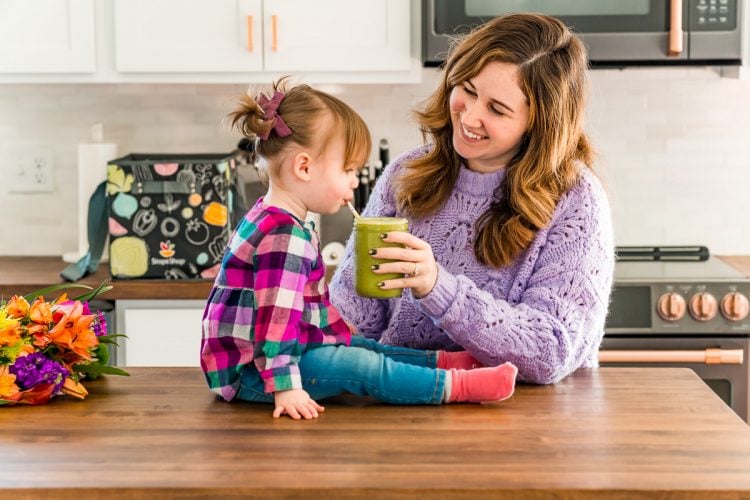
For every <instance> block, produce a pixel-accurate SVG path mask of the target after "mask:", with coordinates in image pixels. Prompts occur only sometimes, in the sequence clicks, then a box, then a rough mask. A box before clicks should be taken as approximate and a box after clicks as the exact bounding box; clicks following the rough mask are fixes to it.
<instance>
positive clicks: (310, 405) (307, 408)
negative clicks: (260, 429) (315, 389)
mask: <svg viewBox="0 0 750 500" xmlns="http://www.w3.org/2000/svg"><path fill="white" fill-rule="evenodd" d="M273 400H274V403H275V404H276V408H275V409H274V410H273V418H279V417H280V416H282V415H284V414H287V415H289V416H290V417H292V418H293V419H294V420H299V419H300V418H301V417H305V418H306V419H308V420H309V419H311V418H318V412H320V413H322V412H324V411H326V409H325V408H323V407H322V406H320V405H319V404H318V403H316V402H315V401H313V400H312V398H311V397H310V395H309V394H308V393H307V391H304V390H302V389H290V390H288V391H279V392H274V393H273Z"/></svg>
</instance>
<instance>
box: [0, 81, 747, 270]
mask: <svg viewBox="0 0 750 500" xmlns="http://www.w3.org/2000/svg"><path fill="white" fill-rule="evenodd" d="M424 80H425V81H424V83H423V84H421V85H345V86H338V87H328V89H329V90H332V91H335V92H337V93H338V95H339V96H340V97H342V98H343V99H344V100H346V101H347V102H349V103H350V104H351V105H352V106H353V107H354V108H355V109H357V110H358V111H359V112H360V113H361V114H362V115H363V117H364V118H365V120H366V121H367V122H368V124H369V125H370V128H371V131H372V134H373V139H374V141H375V143H376V144H377V141H378V140H379V139H380V138H383V137H385V138H387V139H388V140H389V142H390V145H391V152H392V156H394V155H395V154H397V153H398V152H401V151H403V150H405V149H406V148H408V147H410V146H412V145H415V144H417V143H419V141H420V136H419V133H418V131H417V129H416V127H415V126H414V124H413V122H412V121H411V119H410V117H409V110H410V109H411V108H412V107H413V106H415V105H417V104H418V103H419V102H421V101H422V100H423V99H424V98H425V97H426V96H427V95H428V94H429V93H430V92H431V90H432V88H433V86H434V84H435V81H436V72H435V71H433V70H429V71H427V72H426V74H425V79H424ZM591 83H592V96H591V102H590V107H589V118H588V126H587V128H588V130H589V132H590V134H591V136H592V139H593V141H594V143H595V145H596V147H597V149H598V151H599V164H598V165H599V169H600V171H601V173H602V176H603V178H604V179H605V182H606V184H607V186H608V189H609V191H610V193H611V197H612V205H613V211H614V218H615V229H616V235H617V243H618V244H620V245H639V244H669V245H673V244H674V245H676V244H705V245H708V246H709V248H710V249H711V251H712V252H713V253H716V254H750V222H749V220H750V140H748V139H749V138H750V81H742V80H736V79H731V78H720V77H719V75H718V74H717V72H716V71H715V70H713V69H706V68H658V69H628V70H624V71H619V70H595V71H593V72H592V73H591ZM244 90H245V88H244V86H242V85H140V84H129V85H0V175H2V176H3V177H5V176H7V175H8V174H7V172H8V171H9V170H10V168H11V164H10V160H9V154H10V153H9V151H11V150H13V149H15V148H17V147H18V146H19V145H20V146H23V145H25V146H30V147H31V146H47V147H51V148H52V150H53V155H54V156H53V161H54V177H55V180H54V183H55V190H54V192H52V193H36V194H16V193H9V192H8V189H7V183H0V228H2V230H1V231H0V255H61V254H62V253H63V252H67V251H71V250H75V248H76V246H77V245H76V242H77V239H76V216H75V209H74V207H75V206H76V199H77V198H76V192H75V191H76V188H75V186H76V182H77V181H76V175H77V174H76V157H77V143H78V142H82V141H83V142H85V141H87V140H88V137H89V129H90V126H91V125H92V124H93V123H95V122H102V123H104V128H105V140H107V141H113V142H116V143H117V144H118V147H119V151H120V153H121V154H126V153H131V152H166V153H169V152H172V153H189V152H222V151H229V150H231V149H233V147H234V145H235V144H236V141H237V136H236V135H232V134H230V133H229V132H228V131H227V129H226V127H224V126H222V123H221V120H222V117H223V116H224V115H225V114H226V113H227V112H228V111H229V110H230V109H231V106H232V100H231V99H232V97H233V96H235V95H237V94H238V93H241V92H243V91H244Z"/></svg>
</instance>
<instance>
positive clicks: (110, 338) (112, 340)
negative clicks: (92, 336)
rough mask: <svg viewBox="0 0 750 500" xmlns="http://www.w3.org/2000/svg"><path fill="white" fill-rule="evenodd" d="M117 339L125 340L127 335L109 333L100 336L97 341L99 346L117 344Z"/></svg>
mask: <svg viewBox="0 0 750 500" xmlns="http://www.w3.org/2000/svg"><path fill="white" fill-rule="evenodd" d="M117 337H125V338H127V337H128V336H127V335H123V334H122V333H110V334H107V335H102V336H101V337H97V338H98V339H99V343H100V344H114V345H118V344H117V340H116V339H117Z"/></svg>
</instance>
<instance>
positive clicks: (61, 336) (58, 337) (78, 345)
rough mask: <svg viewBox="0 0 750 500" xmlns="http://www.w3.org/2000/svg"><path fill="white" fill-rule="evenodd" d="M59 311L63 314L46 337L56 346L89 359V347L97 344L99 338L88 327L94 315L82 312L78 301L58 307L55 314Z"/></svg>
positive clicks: (81, 306)
mask: <svg viewBox="0 0 750 500" xmlns="http://www.w3.org/2000/svg"><path fill="white" fill-rule="evenodd" d="M61 311H62V313H63V316H62V317H61V318H60V319H59V320H58V322H57V324H56V325H55V326H54V327H53V328H52V330H50V331H49V333H47V337H48V338H49V340H50V341H51V342H52V343H53V344H55V345H56V346H58V347H62V348H65V349H67V350H69V351H72V352H74V353H76V354H77V355H78V356H79V357H81V358H83V359H87V360H90V359H91V354H90V353H89V349H91V348H92V347H95V346H97V345H98V344H99V339H97V338H96V334H95V333H94V332H93V331H92V330H91V328H90V325H91V322H92V321H93V320H94V317H95V316H94V315H92V314H82V313H83V305H82V304H81V303H80V302H75V303H73V305H72V307H66V308H63V309H58V310H56V311H55V314H56V315H57V314H58V313H60V312H61Z"/></svg>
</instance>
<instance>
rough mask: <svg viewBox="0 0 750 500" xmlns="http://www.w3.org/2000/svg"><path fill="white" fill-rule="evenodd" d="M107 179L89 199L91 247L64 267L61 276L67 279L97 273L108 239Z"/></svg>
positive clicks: (74, 279) (75, 278) (78, 278)
mask: <svg viewBox="0 0 750 500" xmlns="http://www.w3.org/2000/svg"><path fill="white" fill-rule="evenodd" d="M107 214H108V211H107V181H102V182H101V183H99V185H98V186H96V189H95V190H94V194H92V195H91V198H90V199H89V216H88V237H89V249H88V251H87V252H86V255H84V256H83V257H81V258H80V259H79V260H78V262H76V263H75V264H70V265H69V266H68V267H66V268H65V269H63V271H62V272H61V273H60V277H61V278H62V279H64V280H65V281H78V280H80V279H81V278H83V277H84V276H88V275H89V274H92V273H95V272H96V269H97V268H98V267H99V261H100V260H101V258H102V252H103V251H104V243H105V242H106V241H107V234H108V233H109V231H108V230H107Z"/></svg>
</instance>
